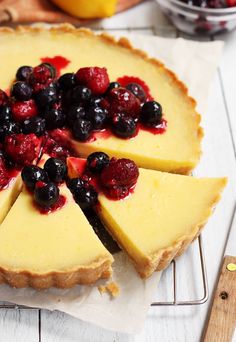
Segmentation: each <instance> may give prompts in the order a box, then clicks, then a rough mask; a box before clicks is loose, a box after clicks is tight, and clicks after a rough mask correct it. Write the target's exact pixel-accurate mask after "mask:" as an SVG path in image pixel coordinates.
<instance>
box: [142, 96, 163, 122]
mask: <svg viewBox="0 0 236 342" xmlns="http://www.w3.org/2000/svg"><path fill="white" fill-rule="evenodd" d="M140 119H141V121H142V123H143V124H144V125H147V126H150V127H156V126H158V125H160V124H161V120H162V107H161V105H160V104H159V103H158V102H156V101H150V102H146V103H145V104H144V105H143V107H142V111H141V115H140Z"/></svg>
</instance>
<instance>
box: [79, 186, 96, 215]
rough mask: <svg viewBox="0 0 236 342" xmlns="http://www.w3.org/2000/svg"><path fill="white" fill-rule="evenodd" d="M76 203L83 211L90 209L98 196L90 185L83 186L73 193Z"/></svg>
mask: <svg viewBox="0 0 236 342" xmlns="http://www.w3.org/2000/svg"><path fill="white" fill-rule="evenodd" d="M74 199H75V201H76V203H77V204H78V205H79V206H80V207H81V209H83V210H85V209H88V208H91V207H92V206H94V205H95V204H97V201H98V194H97V192H96V190H95V189H94V187H93V186H92V185H87V184H85V185H84V186H83V187H80V188H79V189H78V190H77V191H75V193H74Z"/></svg>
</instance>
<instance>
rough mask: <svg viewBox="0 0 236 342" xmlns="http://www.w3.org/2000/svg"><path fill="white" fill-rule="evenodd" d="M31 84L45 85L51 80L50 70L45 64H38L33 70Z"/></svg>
mask: <svg viewBox="0 0 236 342" xmlns="http://www.w3.org/2000/svg"><path fill="white" fill-rule="evenodd" d="M32 76H33V77H32V79H31V82H33V83H40V84H45V83H47V82H48V80H49V79H51V78H52V72H51V69H50V68H49V67H48V66H47V65H46V64H45V63H43V64H40V65H38V66H36V67H35V68H34V69H33V73H32Z"/></svg>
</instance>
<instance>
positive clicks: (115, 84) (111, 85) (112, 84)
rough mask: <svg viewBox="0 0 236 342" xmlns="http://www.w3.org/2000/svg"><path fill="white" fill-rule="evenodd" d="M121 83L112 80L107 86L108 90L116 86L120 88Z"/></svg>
mask: <svg viewBox="0 0 236 342" xmlns="http://www.w3.org/2000/svg"><path fill="white" fill-rule="evenodd" d="M120 87H121V85H120V83H119V82H111V83H110V84H109V86H108V88H107V92H109V91H110V90H112V89H114V88H120Z"/></svg>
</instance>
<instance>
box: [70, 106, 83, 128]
mask: <svg viewBox="0 0 236 342" xmlns="http://www.w3.org/2000/svg"><path fill="white" fill-rule="evenodd" d="M82 118H85V109H84V107H83V106H72V107H70V108H69V110H68V111H67V112H66V121H67V124H68V126H71V127H72V126H73V125H74V122H75V121H76V120H77V119H82Z"/></svg>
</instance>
